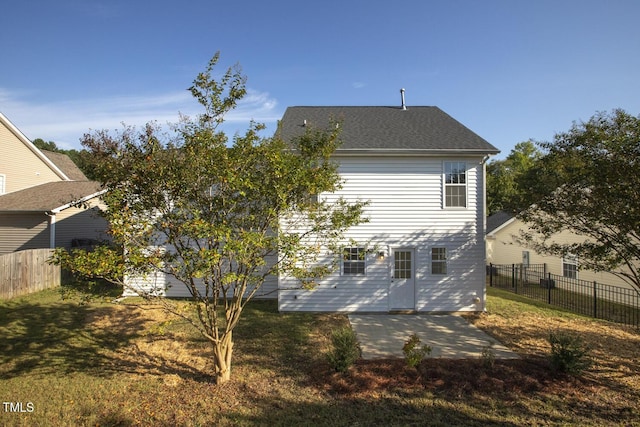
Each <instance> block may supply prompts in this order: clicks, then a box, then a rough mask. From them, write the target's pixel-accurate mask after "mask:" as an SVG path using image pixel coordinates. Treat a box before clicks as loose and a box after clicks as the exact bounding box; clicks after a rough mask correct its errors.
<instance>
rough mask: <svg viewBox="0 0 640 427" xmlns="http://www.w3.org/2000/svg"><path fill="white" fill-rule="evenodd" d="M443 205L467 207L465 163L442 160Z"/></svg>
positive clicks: (447, 206) (446, 206)
mask: <svg viewBox="0 0 640 427" xmlns="http://www.w3.org/2000/svg"><path fill="white" fill-rule="evenodd" d="M444 207H445V208H466V207H467V164H466V163H465V162H444Z"/></svg>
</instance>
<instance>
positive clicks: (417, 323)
mask: <svg viewBox="0 0 640 427" xmlns="http://www.w3.org/2000/svg"><path fill="white" fill-rule="evenodd" d="M349 321H350V322H351V327H352V328H353V330H354V331H355V333H356V336H357V337H358V341H360V347H361V348H362V357H363V358H364V359H380V358H396V357H404V354H403V353H402V346H403V345H404V343H405V342H406V341H407V340H408V339H409V337H410V336H411V335H412V334H414V333H415V334H417V335H418V337H419V338H420V341H422V344H427V345H429V346H430V347H431V349H432V350H431V355H430V357H436V358H437V357H439V358H447V359H467V358H480V357H482V351H483V349H485V348H486V347H487V346H489V345H492V346H491V348H492V351H493V353H494V355H495V357H496V358H497V359H514V358H518V355H517V354H516V353H515V352H513V351H511V350H509V349H508V348H506V347H505V346H504V345H502V344H500V343H499V342H498V341H497V340H495V339H494V338H492V337H490V336H489V335H487V334H486V333H485V332H483V331H482V330H480V329H478V328H476V327H475V326H473V325H472V324H470V323H469V322H467V321H466V320H465V319H464V318H463V317H461V316H456V315H452V314H437V315H435V314H397V315H396V314H350V315H349Z"/></svg>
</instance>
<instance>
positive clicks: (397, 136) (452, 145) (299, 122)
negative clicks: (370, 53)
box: [278, 107, 500, 154]
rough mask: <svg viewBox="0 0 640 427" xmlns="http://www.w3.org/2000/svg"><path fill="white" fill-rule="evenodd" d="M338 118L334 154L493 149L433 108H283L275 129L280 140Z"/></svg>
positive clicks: (324, 126) (479, 151)
mask: <svg viewBox="0 0 640 427" xmlns="http://www.w3.org/2000/svg"><path fill="white" fill-rule="evenodd" d="M335 121H338V122H339V125H340V127H341V132H340V139H341V140H342V145H341V146H340V148H339V149H338V150H337V152H338V153H343V154H348V153H354V154H355V153H367V152H368V153H387V154H389V153H393V152H398V153H430V154H439V153H442V154H448V153H457V154H460V153H462V154H464V153H466V154H497V153H499V152H500V150H498V149H497V148H496V147H494V146H493V145H491V144H490V143H489V142H487V141H486V140H484V139H483V138H481V137H480V136H478V135H477V134H475V133H474V132H472V131H471V130H469V129H468V128H467V127H465V126H464V125H463V124H462V123H460V122H458V121H457V120H455V119H454V118H453V117H451V116H449V115H448V114H447V113H445V112H444V111H442V110H441V109H439V108H438V107H407V109H406V110H403V109H402V108H399V107H289V108H287V110H286V111H285V113H284V116H283V117H282V120H281V122H280V125H279V128H278V135H279V136H280V138H282V139H283V140H285V141H291V140H292V139H293V138H295V137H298V136H300V135H303V134H304V132H305V131H306V129H307V128H308V127H311V128H315V129H328V128H329V126H330V125H331V124H332V122H335Z"/></svg>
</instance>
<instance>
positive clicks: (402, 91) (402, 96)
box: [400, 88, 407, 110]
mask: <svg viewBox="0 0 640 427" xmlns="http://www.w3.org/2000/svg"><path fill="white" fill-rule="evenodd" d="M400 97H401V98H402V109H403V110H406V109H407V105H406V104H405V103H404V88H402V89H400Z"/></svg>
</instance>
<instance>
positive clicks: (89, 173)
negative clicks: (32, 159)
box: [32, 138, 97, 181]
mask: <svg viewBox="0 0 640 427" xmlns="http://www.w3.org/2000/svg"><path fill="white" fill-rule="evenodd" d="M32 142H33V145H35V146H36V147H38V148H39V149H41V150H47V151H53V152H54V153H62V154H66V155H67V156H69V158H70V159H71V160H72V161H73V163H75V164H76V166H78V168H80V170H81V171H82V173H84V175H85V176H86V177H87V178H89V179H90V180H92V181H93V180H96V179H97V177H96V175H95V172H94V169H93V167H92V166H91V165H90V164H91V163H90V156H91V153H89V151H87V150H85V149H82V150H79V151H78V150H75V149H71V150H64V149H62V148H60V147H58V145H57V144H56V143H55V142H53V141H45V140H44V139H42V138H36V139H34V140H33V141H32Z"/></svg>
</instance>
